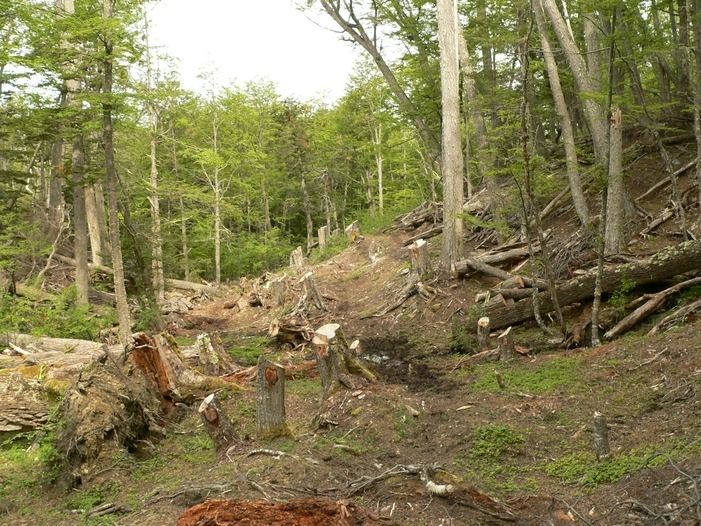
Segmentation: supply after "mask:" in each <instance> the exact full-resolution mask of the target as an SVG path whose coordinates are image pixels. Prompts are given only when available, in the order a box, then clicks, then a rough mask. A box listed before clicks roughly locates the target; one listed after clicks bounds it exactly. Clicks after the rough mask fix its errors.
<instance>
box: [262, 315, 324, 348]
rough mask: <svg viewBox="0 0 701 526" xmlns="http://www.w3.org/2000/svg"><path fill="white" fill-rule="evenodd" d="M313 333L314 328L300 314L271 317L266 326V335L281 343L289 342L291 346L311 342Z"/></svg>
mask: <svg viewBox="0 0 701 526" xmlns="http://www.w3.org/2000/svg"><path fill="white" fill-rule="evenodd" d="M313 335H314V329H313V328H312V327H311V325H309V321H308V320H307V319H306V318H304V317H302V316H283V317H280V318H273V319H272V320H271V321H270V325H269V326H268V336H270V337H271V338H275V339H276V340H277V341H278V342H280V343H281V344H291V345H292V346H293V347H296V346H298V345H302V344H304V343H305V342H311V341H312V338H313V337H314V336H313Z"/></svg>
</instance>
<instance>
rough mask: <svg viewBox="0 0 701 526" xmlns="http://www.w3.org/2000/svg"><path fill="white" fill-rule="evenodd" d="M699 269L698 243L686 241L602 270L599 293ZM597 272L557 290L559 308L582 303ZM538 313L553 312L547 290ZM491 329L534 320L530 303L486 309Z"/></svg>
mask: <svg viewBox="0 0 701 526" xmlns="http://www.w3.org/2000/svg"><path fill="white" fill-rule="evenodd" d="M699 268H701V241H686V242H684V243H681V244H679V245H677V246H673V247H667V248H665V249H664V250H662V251H660V252H658V253H657V254H655V255H654V256H652V257H651V258H649V259H647V260H643V261H641V262H636V263H628V264H625V265H619V266H617V267H614V268H605V269H604V270H603V276H602V282H601V290H602V292H604V293H609V292H613V291H614V290H616V289H617V288H618V287H620V285H621V282H622V280H623V279H626V280H629V281H634V282H635V283H636V285H645V284H647V283H654V282H658V281H663V280H665V279H669V278H671V277H674V276H676V275H679V274H683V273H685V272H690V271H692V270H698V269H699ZM595 281H596V269H593V270H591V271H589V272H587V273H586V274H584V275H582V276H579V277H577V278H575V279H572V280H570V281H568V282H566V283H564V284H562V285H560V286H558V287H557V290H556V292H557V297H558V300H559V302H560V306H565V305H570V304H572V303H575V302H579V301H583V300H586V299H588V298H591V297H592V296H593V295H594V285H595ZM538 300H539V302H540V303H539V304H540V309H541V312H544V313H545V312H549V311H550V310H552V309H553V304H552V299H551V297H550V293H549V292H548V291H545V292H541V293H540V294H538ZM487 316H489V319H490V320H491V324H492V328H493V329H499V328H504V327H508V326H509V325H514V324H517V323H520V322H523V321H525V320H529V319H531V318H533V300H532V299H528V298H526V299H523V300H521V301H517V302H516V303H515V304H514V305H511V306H506V305H495V306H493V307H491V308H488V309H487Z"/></svg>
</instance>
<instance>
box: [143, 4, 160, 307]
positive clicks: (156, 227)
mask: <svg viewBox="0 0 701 526" xmlns="http://www.w3.org/2000/svg"><path fill="white" fill-rule="evenodd" d="M144 20H145V32H146V89H147V92H148V103H147V109H148V120H149V132H150V134H151V138H150V152H149V157H150V160H151V174H150V180H149V183H150V188H149V198H148V199H149V203H150V204H151V233H152V237H151V242H152V245H151V269H152V273H153V276H152V279H153V290H154V293H155V296H156V301H157V302H158V303H159V304H162V303H163V302H164V301H165V277H164V275H163V235H162V233H161V210H160V198H159V195H158V164H157V162H156V161H157V150H158V115H157V113H156V107H155V105H154V101H153V71H152V68H151V46H150V44H149V40H148V39H149V25H148V17H146V16H144Z"/></svg>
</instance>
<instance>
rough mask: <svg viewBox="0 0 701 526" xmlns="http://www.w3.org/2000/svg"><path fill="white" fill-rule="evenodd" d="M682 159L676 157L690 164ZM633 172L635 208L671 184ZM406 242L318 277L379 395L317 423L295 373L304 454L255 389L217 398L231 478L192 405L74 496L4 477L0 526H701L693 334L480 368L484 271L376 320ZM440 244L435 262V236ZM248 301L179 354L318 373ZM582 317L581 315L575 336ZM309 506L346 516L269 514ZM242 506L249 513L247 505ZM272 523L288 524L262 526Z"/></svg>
mask: <svg viewBox="0 0 701 526" xmlns="http://www.w3.org/2000/svg"><path fill="white" fill-rule="evenodd" d="M683 153H684V152H683V151H681V153H680V152H677V155H678V157H679V158H680V162H683V161H684V156H683ZM635 174H636V176H635V177H631V180H630V185H631V191H633V192H634V196H635V195H636V194H635V192H637V195H640V194H641V193H642V192H644V191H645V190H647V188H649V187H650V186H651V185H652V184H653V183H654V182H655V181H656V180H658V179H660V178H661V177H662V174H663V169H662V168H661V167H660V165H659V160H658V159H657V160H656V158H655V157H654V156H648V157H647V158H645V159H643V161H641V164H640V166H639V167H638V169H637V171H635ZM687 177H689V178H690V177H691V176H687ZM681 182H682V185H686V186H684V188H690V187H691V186H690V182H689V181H686V182H685V181H683V180H682V181H681ZM662 193H664V194H665V196H664V199H661V198H660V197H658V198H656V199H655V200H651V201H648V202H646V203H645V205H644V206H645V208H646V209H647V210H648V211H650V212H651V213H652V214H653V215H655V214H657V213H658V212H659V211H660V210H661V209H662V208H664V207H665V206H666V204H667V201H668V199H669V194H668V192H666V191H665V192H660V193H659V194H662ZM573 223H574V222H573V221H572V217H571V211H570V212H568V213H566V214H565V215H562V216H559V218H557V219H555V220H554V221H553V222H552V224H551V225H549V226H550V227H551V228H553V229H555V230H557V229H558V228H559V229H561V230H562V231H564V230H566V229H567V228H570V229H571V228H572V225H573ZM568 225H569V226H568ZM667 227H671V228H672V230H670V231H669V232H667V234H668V235H666V233H665V232H663V231H661V232H657V234H656V235H657V237H654V238H648V239H646V240H640V241H639V242H638V243H636V244H635V245H633V246H631V250H632V251H637V252H638V253H648V252H653V251H655V250H657V249H658V248H659V247H660V246H663V245H665V244H672V243H676V242H678V241H679V238H678V237H676V234H675V232H674V231H673V230H674V225H672V221H670V222H669V224H667ZM411 234H412V233H406V232H395V233H393V234H392V235H365V236H363V237H361V238H360V239H358V240H356V241H355V242H354V243H352V244H351V245H350V246H349V247H348V248H346V249H345V250H344V251H343V252H341V253H340V254H338V255H335V256H333V257H332V258H330V259H328V260H325V261H322V262H320V263H318V264H315V265H311V266H310V267H309V269H310V270H313V272H314V277H315V279H316V283H317V286H318V287H319V289H320V291H321V292H322V293H323V294H324V295H325V298H326V306H327V308H328V310H325V311H322V310H312V311H311V312H310V313H309V321H310V324H311V325H312V326H313V327H315V328H316V327H319V326H321V325H324V324H326V323H338V324H340V326H341V330H342V331H343V333H344V335H345V336H346V338H347V339H348V340H349V341H353V340H355V339H358V340H359V341H360V342H361V346H362V355H363V356H364V357H365V358H367V361H368V363H369V364H370V365H371V366H372V368H373V370H374V371H375V373H376V374H377V376H378V379H379V381H378V382H376V383H364V384H362V385H361V386H359V387H357V389H355V390H342V391H340V392H339V393H337V394H336V395H334V397H335V399H334V406H335V409H334V413H333V415H334V418H333V423H331V424H328V425H326V426H324V427H321V428H320V427H318V425H317V424H315V423H313V421H314V417H315V416H316V415H317V414H318V410H319V397H320V395H321V384H320V380H319V378H318V375H317V374H315V369H314V368H313V367H308V368H304V367H300V368H299V370H300V371H301V372H300V373H299V374H297V375H295V376H294V377H293V378H290V379H288V380H287V382H286V411H287V418H288V422H289V424H290V427H291V428H292V431H293V433H294V438H285V439H277V440H273V441H259V440H256V439H255V434H256V403H257V402H256V389H255V382H252V383H250V384H249V385H247V386H246V387H247V389H246V390H244V391H242V392H232V393H229V392H227V391H224V392H222V398H223V404H224V408H225V409H226V411H227V412H228V414H229V416H230V417H231V418H232V419H233V421H234V422H235V425H236V427H237V429H238V430H239V432H240V434H241V436H243V437H245V439H244V440H243V441H242V443H241V444H240V445H239V446H238V447H237V448H236V449H235V450H234V451H231V452H230V453H229V455H228V456H227V458H226V459H225V460H224V461H219V462H217V461H216V458H215V454H214V451H213V449H212V443H211V441H210V440H209V438H208V436H207V433H206V432H205V430H204V428H203V427H202V425H201V423H200V419H199V416H198V414H197V407H198V405H199V400H198V401H196V402H195V403H193V405H191V406H182V407H180V408H179V409H178V410H177V411H176V412H175V413H173V414H172V415H171V416H170V417H169V418H168V422H167V425H166V430H167V431H166V434H165V436H164V437H162V438H158V439H156V438H152V439H149V440H147V441H144V442H143V444H142V445H141V446H142V447H139V448H138V450H136V451H133V452H126V451H125V452H121V453H118V454H117V455H115V457H114V458H113V459H112V461H111V462H110V463H106V464H105V465H104V466H101V469H99V470H95V471H94V472H91V473H86V474H85V477H83V483H82V485H81V486H79V487H76V488H69V487H67V486H66V485H64V484H62V483H61V480H62V479H61V477H60V475H58V476H56V474H55V473H51V472H50V470H48V468H46V467H45V466H46V464H45V463H41V462H40V460H42V459H38V458H24V457H22V459H20V457H21V455H20V454H18V455H17V458H16V459H15V460H16V461H15V462H6V465H4V466H3V465H0V523H2V524H8V525H12V526H20V525H23V526H24V525H27V526H28V525H37V526H42V525H73V524H76V525H77V524H87V525H90V524H117V525H140V526H162V525H175V524H177V523H178V519H179V517H181V516H182V515H183V513H184V512H185V511H186V510H187V509H188V508H190V507H191V506H195V505H197V504H200V503H201V502H202V501H204V500H205V499H207V498H212V499H237V500H240V501H250V502H251V503H256V504H254V505H253V507H252V508H251V510H250V515H248V519H250V518H251V517H253V518H256V517H257V518H258V520H259V522H245V520H247V519H246V517H245V514H244V515H241V517H239V518H238V519H234V518H232V517H234V515H233V512H232V511H231V510H229V512H228V513H229V515H228V517H229V519H227V518H226V517H227V514H226V513H227V512H224V511H220V512H215V511H212V512H211V513H210V518H209V519H208V520H200V522H187V523H186V522H182V524H200V525H201V526H204V525H223V524H291V525H294V524H300V525H301V524H329V525H330V524H387V525H403V526H420V525H426V526H429V525H430V526H439V525H442V526H448V525H478V524H524V525H536V524H538V525H540V524H551V525H558V524H605V525H617V524H689V525H691V524H699V521H700V520H701V487H700V484H701V440H699V437H700V435H699V433H700V431H701V339H700V338H699V337H698V335H697V330H698V329H699V325H698V322H697V321H696V319H695V318H694V317H693V316H692V317H689V318H688V319H687V320H686V322H685V323H684V324H681V325H678V326H677V327H674V328H672V329H671V330H669V331H667V332H663V333H660V334H656V335H654V336H650V337H648V336H645V334H646V332H647V330H648V329H649V328H650V327H651V326H652V325H653V324H654V323H655V322H656V321H659V318H660V317H662V316H663V314H662V313H660V314H658V315H656V316H655V317H653V318H651V319H650V320H648V321H646V322H644V323H642V324H641V325H640V326H639V327H636V330H635V331H632V332H630V333H628V334H626V335H625V336H624V337H622V338H620V339H617V340H614V341H612V342H608V343H606V344H604V345H602V346H599V347H581V348H577V349H570V350H565V349H563V348H559V347H557V346H555V345H553V344H552V343H549V342H548V337H547V336H545V335H544V334H543V333H542V332H541V331H540V330H538V329H537V327H535V325H534V324H528V323H526V324H522V325H519V326H516V327H515V328H514V335H515V341H516V343H517V345H520V346H522V347H524V348H525V349H527V350H528V352H527V354H525V355H519V357H518V358H516V359H515V360H513V361H511V362H507V363H502V362H490V363H482V364H477V365H470V366H466V365H465V363H466V357H467V356H468V355H466V354H459V353H455V352H452V351H451V344H452V343H454V340H455V337H456V334H460V333H461V330H462V329H461V327H462V325H463V324H465V323H467V319H468V317H469V312H470V309H471V307H472V306H473V305H474V297H475V294H476V293H477V292H479V291H481V290H486V289H487V288H488V287H489V286H491V285H493V284H494V283H496V281H495V280H490V279H488V278H484V277H482V276H479V275H476V274H473V275H471V276H470V277H469V278H467V279H463V280H446V281H439V280H436V281H435V282H434V283H433V285H434V286H435V287H437V289H438V294H436V295H433V296H432V297H431V298H430V299H429V300H426V299H424V298H422V297H420V296H418V295H415V296H413V297H411V298H409V299H408V300H407V301H405V302H404V303H403V304H402V305H401V306H400V307H398V308H397V309H394V310H392V311H390V312H388V313H387V314H384V315H378V314H379V313H381V312H382V310H383V309H384V308H385V307H386V306H388V305H390V304H391V302H392V299H391V298H393V296H394V293H395V292H396V290H398V289H399V288H401V286H402V285H403V283H404V282H405V280H406V277H405V276H403V275H402V271H403V270H405V269H406V268H407V262H408V251H407V249H406V248H405V247H404V246H403V241H404V240H405V239H407V238H408V237H409V236H410V235H411ZM429 245H430V246H429V248H430V254H431V256H432V257H433V258H434V260H435V259H437V257H438V255H439V252H440V237H438V238H433V239H431V240H430V241H429ZM287 272H288V273H289V272H290V270H289V269H288V270H287ZM279 275H282V273H280V274H279ZM239 291H240V288H239V285H238V284H236V285H232V286H230V287H223V288H222V290H221V291H220V293H218V294H217V295H216V296H214V297H212V298H210V299H208V300H207V301H204V302H202V303H200V304H198V305H196V306H195V308H194V309H193V310H192V311H190V312H189V313H188V314H185V315H182V316H181V317H180V319H179V320H178V321H177V329H175V333H176V334H175V336H176V338H177V340H178V341H179V342H182V343H187V342H188V341H192V339H194V337H195V336H196V335H197V334H199V333H201V332H215V331H216V332H218V333H219V334H220V335H221V337H222V339H223V341H224V343H225V347H226V349H227V350H228V351H229V352H230V353H231V354H232V355H233V356H234V357H235V359H236V360H238V361H239V363H240V364H241V365H254V364H255V362H256V359H257V356H258V355H259V354H261V353H265V354H266V356H268V357H270V358H271V359H272V360H274V361H276V362H277V363H280V364H281V365H283V366H293V365H300V364H305V363H309V362H311V361H312V360H313V359H314V352H313V350H312V349H311V348H310V347H309V346H302V347H300V348H296V349H293V350H290V348H281V347H279V346H278V345H277V344H276V343H275V341H274V340H272V339H271V338H269V337H268V327H269V325H270V322H271V320H272V319H274V318H276V317H277V316H279V315H280V312H278V311H277V310H276V309H275V308H273V307H267V308H266V307H247V308H244V309H243V310H242V311H238V312H237V311H236V309H229V308H225V307H226V306H227V304H230V303H229V302H230V301H231V300H232V299H234V298H236V297H237V296H238V294H239ZM626 292H630V291H626ZM629 299H633V296H631V297H630V298H629ZM689 299H690V295H688V294H687V295H686V296H684V295H682V296H681V297H680V296H677V297H676V298H675V300H674V301H675V302H684V301H688V300H689ZM585 307H586V306H585V305H581V306H579V308H580V309H583V308H585ZM578 314H579V311H578V310H572V311H571V312H569V316H570V318H569V319H570V320H573V319H576V317H577V316H578ZM495 373H498V374H499V375H500V376H501V378H502V379H503V384H504V385H503V388H502V387H500V386H499V384H498V383H497V379H496V376H495ZM595 412H599V413H601V414H603V415H604V416H605V417H606V418H607V421H608V431H609V440H610V444H611V459H610V460H608V461H606V462H601V463H599V462H597V459H596V454H595V449H594V436H593V416H594V413H595ZM4 458H7V457H4ZM417 466H418V467H423V466H426V467H428V468H430V469H429V471H428V473H429V475H430V478H431V480H433V481H434V482H435V483H437V484H451V485H452V486H453V488H452V490H453V491H452V492H450V493H449V494H447V495H436V494H433V493H431V492H429V491H428V490H427V486H426V484H425V481H422V480H421V477H420V476H419V474H418V472H417V469H416V467H417ZM311 497H313V498H315V499H317V500H315V501H314V502H312V501H306V503H307V505H308V509H307V511H309V509H311V508H313V507H314V506H317V508H318V509H320V508H319V502H330V503H332V505H333V506H335V507H336V508H337V509H338V510H339V515H338V517H340V518H337V519H333V518H329V519H326V522H323V521H321V522H314V521H313V520H312V519H310V518H308V519H302V518H300V517H302V514H300V515H297V517H298V518H297V519H295V520H294V521H293V522H291V520H292V519H289V518H285V517H288V516H287V515H285V513H287V512H285V511H284V510H281V509H278V508H275V509H274V510H273V511H272V512H271V511H270V510H267V508H266V509H263V507H264V506H265V503H266V502H267V503H274V502H283V501H292V500H294V499H300V498H311ZM103 503H115V504H117V505H118V506H121V507H122V508H121V509H122V513H121V514H108V515H104V516H98V515H93V516H88V513H87V512H88V511H89V510H95V509H96V507H97V506H98V505H100V504H103ZM209 506H210V507H211V509H212V510H215V509H216V506H219V504H217V505H215V504H211V503H210V504H209ZM236 506H237V509H238V510H239V512H241V510H243V509H244V503H240V502H239V503H238V504H237V505H236ZM309 507H311V508H309ZM317 508H314V509H317ZM245 509H248V508H245ZM266 510H267V511H266ZM217 513H218V514H217ZM241 513H243V512H241ZM265 513H272V514H273V516H274V517H275V518H270V519H265V518H264V517H266V515H265ZM198 520H199V519H198ZM227 520H230V521H232V522H226V521H227ZM234 520H238V521H239V522H233V521H234ZM266 521H267V522H266ZM275 521H278V522H275Z"/></svg>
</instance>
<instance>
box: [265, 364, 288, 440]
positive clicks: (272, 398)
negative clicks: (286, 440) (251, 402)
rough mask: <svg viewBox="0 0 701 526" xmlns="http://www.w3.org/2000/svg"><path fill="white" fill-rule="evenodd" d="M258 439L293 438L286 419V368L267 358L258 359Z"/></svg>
mask: <svg viewBox="0 0 701 526" xmlns="http://www.w3.org/2000/svg"><path fill="white" fill-rule="evenodd" d="M257 429H258V433H257V438H258V440H271V439H273V438H278V437H290V438H293V434H292V431H291V430H290V428H289V426H288V425H287V420H286V417H285V368H284V367H282V366H280V365H278V364H276V363H273V362H271V361H270V360H268V359H267V358H266V357H265V356H262V355H261V356H260V357H259V358H258V411H257Z"/></svg>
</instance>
